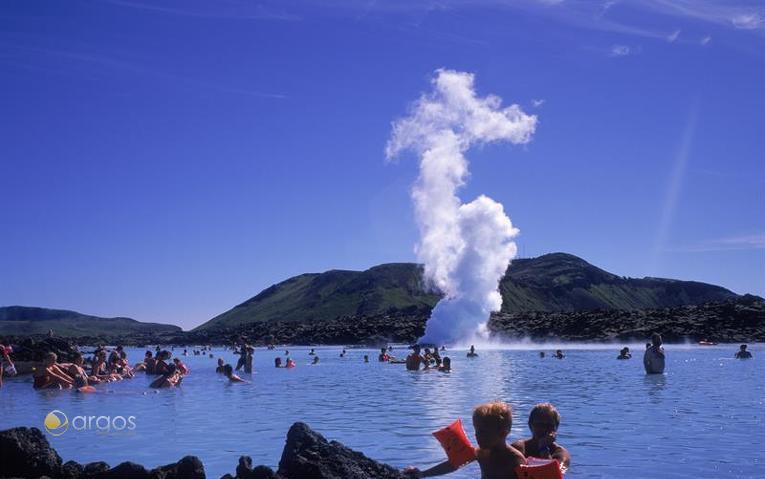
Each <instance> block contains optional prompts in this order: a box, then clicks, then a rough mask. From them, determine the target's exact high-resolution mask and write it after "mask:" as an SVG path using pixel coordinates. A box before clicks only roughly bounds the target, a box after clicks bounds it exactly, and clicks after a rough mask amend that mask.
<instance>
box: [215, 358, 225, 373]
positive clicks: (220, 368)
mask: <svg viewBox="0 0 765 479" xmlns="http://www.w3.org/2000/svg"><path fill="white" fill-rule="evenodd" d="M225 367H226V363H225V361H223V358H218V367H217V368H215V372H216V373H218V374H223V373H224V372H225V371H224V370H223V369H224V368H225Z"/></svg>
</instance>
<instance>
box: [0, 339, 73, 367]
mask: <svg viewBox="0 0 765 479" xmlns="http://www.w3.org/2000/svg"><path fill="white" fill-rule="evenodd" d="M0 342H2V343H3V344H10V345H11V346H12V347H13V353H11V358H13V360H14V361H40V360H42V358H43V356H45V354H46V353H50V352H53V353H56V356H58V360H59V362H69V361H73V360H74V355H75V353H77V351H78V348H77V345H76V344H75V342H74V341H72V340H70V339H64V338H56V337H52V338H49V337H44V338H41V337H39V336H27V337H6V338H4V339H3V340H2V341H0Z"/></svg>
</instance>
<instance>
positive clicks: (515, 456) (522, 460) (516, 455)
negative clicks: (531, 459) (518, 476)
mask: <svg viewBox="0 0 765 479" xmlns="http://www.w3.org/2000/svg"><path fill="white" fill-rule="evenodd" d="M507 452H508V455H509V456H510V457H511V458H512V460H513V462H515V463H516V464H526V456H524V455H523V452H521V451H519V450H518V449H517V448H516V447H515V446H508V447H507Z"/></svg>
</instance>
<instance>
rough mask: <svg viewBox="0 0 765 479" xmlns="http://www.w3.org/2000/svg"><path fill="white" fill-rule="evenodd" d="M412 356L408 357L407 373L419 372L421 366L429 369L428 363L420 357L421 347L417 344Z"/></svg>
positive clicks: (413, 348)
mask: <svg viewBox="0 0 765 479" xmlns="http://www.w3.org/2000/svg"><path fill="white" fill-rule="evenodd" d="M412 350H413V352H412V354H410V355H409V356H407V357H406V370H407V371H419V370H420V365H424V366H425V368H426V369H427V368H428V362H427V361H426V360H425V358H423V357H422V355H420V345H419V344H415V345H414V346H413V347H412Z"/></svg>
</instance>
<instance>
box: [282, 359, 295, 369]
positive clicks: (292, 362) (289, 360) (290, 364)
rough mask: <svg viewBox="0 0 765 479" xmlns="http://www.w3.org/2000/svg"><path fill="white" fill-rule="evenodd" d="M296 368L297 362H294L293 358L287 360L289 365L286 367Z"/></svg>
mask: <svg viewBox="0 0 765 479" xmlns="http://www.w3.org/2000/svg"><path fill="white" fill-rule="evenodd" d="M295 366H296V364H295V361H293V360H292V358H287V364H286V365H285V366H284V367H285V368H294V367H295Z"/></svg>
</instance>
